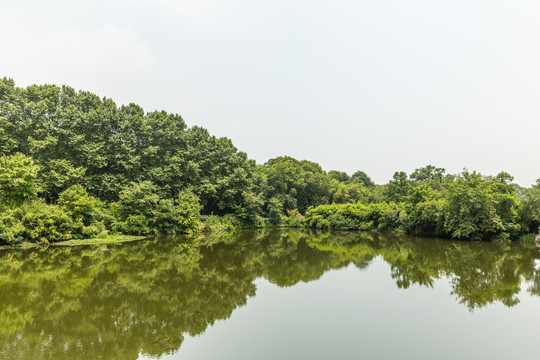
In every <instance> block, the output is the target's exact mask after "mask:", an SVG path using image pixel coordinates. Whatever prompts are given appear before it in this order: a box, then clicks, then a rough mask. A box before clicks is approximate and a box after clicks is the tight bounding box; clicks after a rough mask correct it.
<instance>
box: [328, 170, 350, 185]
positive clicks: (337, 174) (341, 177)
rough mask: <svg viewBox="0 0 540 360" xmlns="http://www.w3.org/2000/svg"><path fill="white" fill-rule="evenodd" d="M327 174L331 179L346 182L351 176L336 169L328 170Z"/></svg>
mask: <svg viewBox="0 0 540 360" xmlns="http://www.w3.org/2000/svg"><path fill="white" fill-rule="evenodd" d="M328 176H330V178H332V179H336V180H337V181H340V182H343V183H344V182H347V181H349V180H350V179H351V178H350V176H349V175H347V173H346V172H344V171H337V170H330V171H329V172H328Z"/></svg>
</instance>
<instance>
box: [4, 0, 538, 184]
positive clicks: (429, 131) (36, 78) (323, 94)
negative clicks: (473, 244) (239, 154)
mask: <svg viewBox="0 0 540 360" xmlns="http://www.w3.org/2000/svg"><path fill="white" fill-rule="evenodd" d="M0 14H1V18H2V20H1V21H0V76H8V77H11V78H13V79H14V80H15V81H16V83H17V84H18V85H19V86H26V85H28V84H32V83H40V84H41V83H54V84H66V85H70V86H72V87H74V88H76V89H83V90H89V91H92V92H94V93H97V94H98V95H100V96H106V97H109V98H112V99H114V100H115V101H116V102H117V103H118V104H122V103H130V102H135V103H137V104H139V105H141V106H143V107H144V108H145V110H147V111H151V110H155V109H158V110H161V109H164V110H167V111H169V112H174V113H179V114H181V115H182V116H183V118H184V120H186V122H187V123H188V125H190V126H191V125H200V126H203V127H205V128H208V129H209V131H210V132H211V133H213V134H215V135H218V136H227V137H229V138H231V139H232V140H233V142H234V143H235V145H236V146H237V147H238V148H239V149H240V150H243V151H246V152H247V153H248V155H249V156H250V157H251V158H254V159H256V160H257V162H259V163H263V162H265V161H266V160H268V159H269V158H271V157H275V156H279V155H290V156H293V157H296V158H298V159H308V160H312V161H315V162H318V163H320V164H321V165H322V166H323V168H325V169H326V170H331V169H337V170H342V171H347V172H348V173H349V174H350V173H352V172H354V171H356V170H363V171H365V172H366V173H368V174H369V175H370V176H371V177H372V178H373V179H374V180H375V181H376V182H378V183H386V182H387V181H388V180H390V178H391V177H392V174H393V173H394V171H400V170H403V171H407V172H411V171H412V170H414V169H415V168H417V167H421V166H425V165H427V164H433V165H436V166H439V167H444V168H446V169H447V171H448V172H451V173H454V172H458V171H460V170H461V169H462V168H463V167H467V168H469V169H470V170H478V171H480V172H482V173H485V174H488V175H493V174H496V173H497V172H499V171H502V170H505V171H507V172H509V173H510V174H512V175H514V176H515V177H516V181H517V182H518V183H520V184H521V185H524V186H529V185H530V184H532V183H533V182H534V181H535V180H536V179H537V178H539V177H540V161H539V159H540V136H539V135H540V41H539V40H538V35H539V34H540V21H538V18H539V15H540V2H538V1H528V0H520V1H503V0H467V1H465V0H454V1H440V0H416V1H412V0H380V1H358V0H356V1H354V0H351V1H346V0H333V1H317V0H310V1H307V0H306V1H299V0H287V1H284V0H272V1H254V0H222V1H217V0H208V1H195V0H186V1H174V0H154V1H152V0H131V1H128V0H118V1H112V0H108V1H103V0H92V1H73V0H71V1H67V0H66V1H61V0H49V1H23V0H17V1H9V0H8V1H6V0H0Z"/></svg>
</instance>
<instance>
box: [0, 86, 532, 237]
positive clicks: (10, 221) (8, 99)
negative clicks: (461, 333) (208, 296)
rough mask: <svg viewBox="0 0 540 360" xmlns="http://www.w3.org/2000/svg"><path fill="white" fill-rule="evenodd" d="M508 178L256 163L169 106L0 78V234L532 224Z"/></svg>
mask: <svg viewBox="0 0 540 360" xmlns="http://www.w3.org/2000/svg"><path fill="white" fill-rule="evenodd" d="M512 180H513V179H512V177H511V176H510V175H508V174H506V173H500V174H498V175H497V176H483V175H481V174H478V173H476V172H469V171H463V172H462V173H461V174H457V175H447V174H445V170H444V169H442V168H437V167H434V166H431V165H429V166H426V167H423V168H419V169H417V170H415V171H414V172H413V173H412V174H410V175H407V174H406V173H405V172H396V173H395V174H394V176H393V179H392V180H391V181H390V182H389V183H388V184H386V185H376V184H375V183H374V182H373V181H372V180H371V179H370V178H369V176H368V175H367V174H366V173H365V172H363V171H357V172H355V173H354V174H352V175H351V176H349V175H348V174H346V173H344V172H340V171H335V170H332V171H329V172H326V171H324V170H323V169H322V168H321V166H319V165H318V164H316V163H314V162H311V161H307V160H302V161H299V160H296V159H294V158H291V157H287V156H283V157H277V158H275V159H270V160H269V161H268V162H266V163H265V164H263V165H257V164H256V163H255V162H254V161H253V160H250V159H248V158H247V155H246V154H245V153H243V152H240V151H238V150H237V149H236V148H235V147H234V146H233V144H232V143H231V141H230V140H229V139H226V138H216V137H214V136H211V135H210V134H209V133H208V131H206V130H205V129H203V128H200V127H197V126H194V127H191V128H188V127H187V126H186V124H185V122H184V120H183V119H182V118H181V117H180V116H179V115H176V114H168V113H166V112H164V111H161V112H160V111H154V112H149V113H145V112H144V111H143V110H142V109H141V108H140V107H139V106H137V105H135V104H129V105H125V106H117V105H116V104H115V103H114V102H113V101H112V100H110V99H107V98H99V97H98V96H96V95H94V94H91V93H88V92H84V91H80V92H77V91H75V90H73V89H72V88H69V87H66V86H62V87H58V86H54V85H41V86H38V85H34V86H28V87H26V88H19V87H16V86H15V83H14V82H13V81H12V80H10V79H6V78H4V79H1V80H0V244H18V243H20V242H23V241H29V242H37V243H49V242H58V241H66V240H77V239H87V238H95V237H107V236H110V235H120V234H125V235H140V236H145V235H153V234H158V233H164V234H175V233H189V232H195V231H198V230H203V231H213V230H216V229H217V230H219V229H230V228H237V227H261V226H283V225H285V226H311V227H316V228H329V229H342V230H367V229H378V230H394V231H400V232H407V233H412V234H426V235H436V236H443V237H450V238H455V239H470V240H498V241H507V240H509V239H518V238H520V237H522V235H524V234H527V233H536V232H537V231H538V227H539V226H540V182H538V183H537V184H536V185H535V186H533V187H531V188H530V189H523V188H520V187H519V186H517V185H515V184H512V183H511V182H512Z"/></svg>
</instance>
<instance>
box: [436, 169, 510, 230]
mask: <svg viewBox="0 0 540 360" xmlns="http://www.w3.org/2000/svg"><path fill="white" fill-rule="evenodd" d="M447 199H448V204H447V210H446V219H445V225H444V228H445V231H446V232H447V233H449V234H450V235H451V236H452V237H453V238H457V239H463V238H465V239H472V240H481V239H485V238H494V237H496V236H506V235H505V234H508V236H510V235H516V233H517V232H519V226H518V224H517V223H516V222H517V209H518V202H517V197H516V196H515V191H513V190H512V188H511V187H510V186H508V184H506V183H504V182H501V181H500V180H498V179H490V178H486V177H483V176H482V175H480V174H478V173H476V172H472V173H470V172H468V171H464V172H463V173H462V174H461V175H460V176H458V178H457V179H456V180H455V181H454V182H452V183H451V184H450V187H449V190H448V197H447Z"/></svg>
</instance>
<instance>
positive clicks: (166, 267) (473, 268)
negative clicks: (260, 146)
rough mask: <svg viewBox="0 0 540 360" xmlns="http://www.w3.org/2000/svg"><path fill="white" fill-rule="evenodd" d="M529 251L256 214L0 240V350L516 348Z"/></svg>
mask: <svg viewBox="0 0 540 360" xmlns="http://www.w3.org/2000/svg"><path fill="white" fill-rule="evenodd" d="M539 295H540V251H539V249H537V248H527V247H524V246H520V245H511V246H509V245H497V244H491V243H469V242H451V241H446V240H437V239H419V238H411V237H406V236H394V235H387V234H376V233H368V232H329V231H309V230H288V229H286V230H260V231H243V232H237V233H226V234H221V235H207V236H192V237H167V238H160V239H154V240H145V241H138V242H132V243H124V244H117V245H114V244H113V245H102V246H79V247H49V248H37V249H28V250H0V359H156V358H161V359H186V360H192V359H194V360H197V359H205V360H212V359H222V360H228V359H234V360H241V359H250V360H252V359H256V360H261V359H262V360H265V359H295V360H296V359H309V360H313V359H361V358H365V359H476V360H478V359H490V360H492V359H508V358H515V359H531V358H538V353H539V352H540V351H539V350H538V345H537V344H538V336H539V334H540V332H539V330H538V329H539V327H540V296H539Z"/></svg>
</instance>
